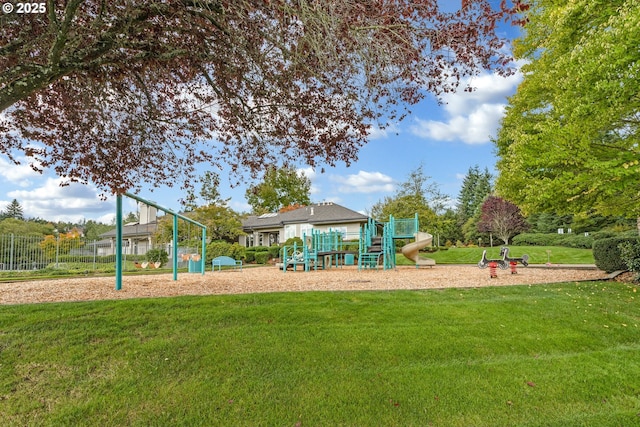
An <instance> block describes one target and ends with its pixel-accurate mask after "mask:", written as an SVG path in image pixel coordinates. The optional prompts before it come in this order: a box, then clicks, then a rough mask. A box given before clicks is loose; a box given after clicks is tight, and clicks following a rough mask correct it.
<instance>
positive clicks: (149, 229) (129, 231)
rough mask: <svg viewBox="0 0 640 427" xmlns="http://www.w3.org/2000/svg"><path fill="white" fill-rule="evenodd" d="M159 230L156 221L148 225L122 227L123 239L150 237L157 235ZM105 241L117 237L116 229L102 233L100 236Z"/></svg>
mask: <svg viewBox="0 0 640 427" xmlns="http://www.w3.org/2000/svg"><path fill="white" fill-rule="evenodd" d="M157 229H158V223H157V222H156V221H154V222H149V223H147V224H138V223H133V224H125V225H124V226H122V237H133V236H144V237H146V236H150V235H151V234H153V233H155V232H156V230H157ZM100 237H101V238H103V239H108V238H110V237H116V229H115V228H114V229H113V230H109V231H107V232H106V233H102V234H101V235H100Z"/></svg>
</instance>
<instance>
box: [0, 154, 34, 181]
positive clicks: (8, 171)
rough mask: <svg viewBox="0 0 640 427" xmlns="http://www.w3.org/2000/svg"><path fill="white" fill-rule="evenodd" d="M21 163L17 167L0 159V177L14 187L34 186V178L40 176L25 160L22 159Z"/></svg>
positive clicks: (4, 159) (2, 158)
mask: <svg viewBox="0 0 640 427" xmlns="http://www.w3.org/2000/svg"><path fill="white" fill-rule="evenodd" d="M20 162H21V164H19V165H16V164H14V163H13V162H10V161H8V160H7V159H6V158H4V157H0V177H2V178H3V179H4V180H6V181H8V182H10V183H12V184H14V185H18V186H20V187H24V188H26V187H29V186H30V185H32V181H31V179H32V178H34V177H36V176H40V175H39V174H38V172H36V171H34V170H33V169H31V166H29V164H28V162H26V160H25V159H20Z"/></svg>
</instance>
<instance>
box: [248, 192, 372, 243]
mask: <svg viewBox="0 0 640 427" xmlns="http://www.w3.org/2000/svg"><path fill="white" fill-rule="evenodd" d="M368 219H369V217H368V216H366V215H363V214H361V213H359V212H356V211H353V210H351V209H348V208H345V207H344V206H340V205H338V204H335V203H332V202H322V203H316V204H313V205H309V206H304V207H301V208H298V209H295V210H292V211H288V212H282V213H267V214H264V215H259V216H256V215H252V216H249V217H248V218H246V219H245V220H244V221H242V230H243V231H244V232H245V233H247V235H246V236H240V244H241V245H243V246H247V247H249V246H271V245H273V244H279V243H284V242H285V241H286V240H287V239H290V238H292V237H300V238H302V236H303V235H304V234H306V235H310V234H311V231H312V230H317V231H320V232H326V231H329V230H332V231H338V232H340V233H342V235H343V238H344V239H345V240H355V239H357V238H358V235H359V231H360V226H362V225H364V224H366V222H367V220H368Z"/></svg>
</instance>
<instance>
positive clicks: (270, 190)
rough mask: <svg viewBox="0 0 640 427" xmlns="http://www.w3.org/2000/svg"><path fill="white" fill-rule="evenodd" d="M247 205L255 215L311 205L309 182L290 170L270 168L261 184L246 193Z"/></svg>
mask: <svg viewBox="0 0 640 427" xmlns="http://www.w3.org/2000/svg"><path fill="white" fill-rule="evenodd" d="M246 198H247V203H249V205H251V208H252V209H253V212H254V213H255V214H261V213H266V212H277V211H279V210H281V209H282V208H287V207H288V206H290V205H308V204H310V203H311V180H310V179H309V178H308V177H307V176H306V175H305V174H304V173H303V172H299V171H296V170H295V169H292V168H276V167H275V166H272V167H270V168H269V169H267V171H266V172H265V174H264V177H263V179H262V182H260V183H259V184H255V185H252V186H250V187H249V188H248V189H247V191H246Z"/></svg>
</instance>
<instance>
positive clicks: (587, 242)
mask: <svg viewBox="0 0 640 427" xmlns="http://www.w3.org/2000/svg"><path fill="white" fill-rule="evenodd" d="M593 242H594V236H592V235H590V236H585V235H584V234H557V233H522V234H518V235H517V236H515V237H514V238H513V240H512V243H513V245H515V246H564V247H566V248H578V249H591V248H592V247H593Z"/></svg>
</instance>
